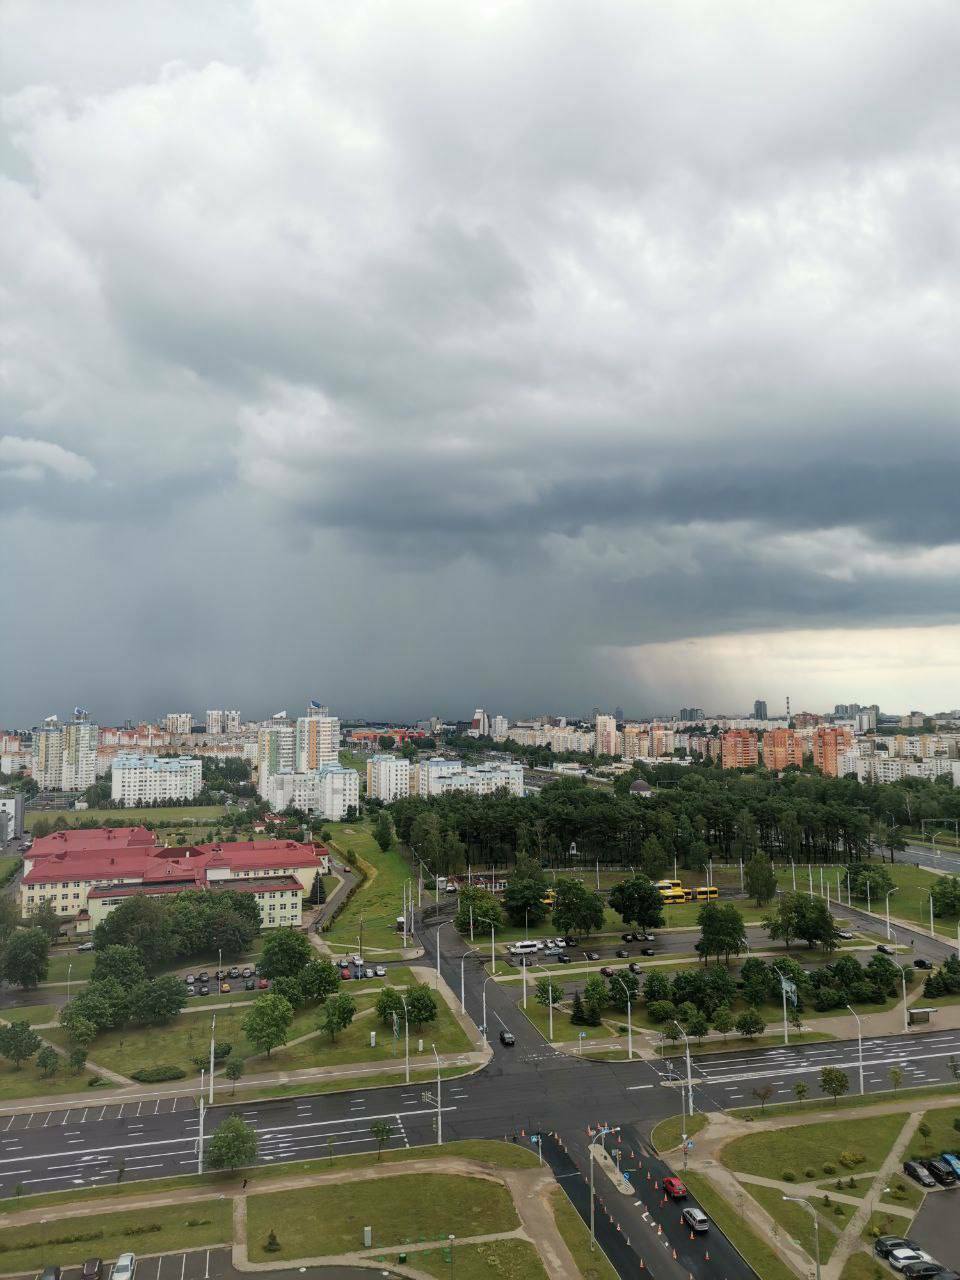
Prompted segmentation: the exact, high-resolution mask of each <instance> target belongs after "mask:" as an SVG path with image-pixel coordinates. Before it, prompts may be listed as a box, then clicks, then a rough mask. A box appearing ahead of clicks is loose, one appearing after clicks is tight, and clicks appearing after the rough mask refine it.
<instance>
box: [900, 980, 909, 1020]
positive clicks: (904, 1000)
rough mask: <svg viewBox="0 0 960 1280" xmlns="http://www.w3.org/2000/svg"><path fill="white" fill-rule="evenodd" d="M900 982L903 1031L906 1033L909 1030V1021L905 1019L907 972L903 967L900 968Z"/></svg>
mask: <svg viewBox="0 0 960 1280" xmlns="http://www.w3.org/2000/svg"><path fill="white" fill-rule="evenodd" d="M900 981H901V982H902V983H903V1029H904V1031H905V1032H906V1031H909V1030H910V1021H909V1019H908V1018H907V971H906V969H905V968H904V967H903V965H901V966H900Z"/></svg>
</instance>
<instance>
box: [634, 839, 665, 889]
mask: <svg viewBox="0 0 960 1280" xmlns="http://www.w3.org/2000/svg"><path fill="white" fill-rule="evenodd" d="M640 865H641V867H643V871H644V875H646V876H648V877H649V878H650V879H651V880H656V879H658V878H659V877H660V876H662V875H663V873H664V872H665V871H666V869H667V866H668V858H667V854H666V851H665V850H664V847H663V845H662V844H661V843H660V841H659V840H658V839H657V837H656V836H648V837H647V839H646V840H644V842H643V844H642V845H641V846H640Z"/></svg>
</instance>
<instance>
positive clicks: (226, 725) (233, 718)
mask: <svg viewBox="0 0 960 1280" xmlns="http://www.w3.org/2000/svg"><path fill="white" fill-rule="evenodd" d="M242 729H243V724H242V722H241V720H240V712H239V711H237V709H236V708H233V709H232V710H230V711H224V713H223V731H224V733H240V732H241V731H242Z"/></svg>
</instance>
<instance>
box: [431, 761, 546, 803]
mask: <svg viewBox="0 0 960 1280" xmlns="http://www.w3.org/2000/svg"><path fill="white" fill-rule="evenodd" d="M445 763H448V764H449V763H453V762H450V761H447V762H445ZM456 763H459V762H456ZM430 786H431V791H430V794H431V795H436V796H442V795H447V794H449V793H450V792H451V791H467V792H469V793H470V794H471V795H475V796H489V795H493V793H494V792H495V791H499V790H501V789H502V788H505V789H506V790H507V791H509V792H510V793H511V795H515V796H522V795H523V765H522V764H514V763H500V762H496V763H491V764H478V765H471V766H469V767H468V768H463V766H461V767H460V768H459V769H451V770H449V771H447V772H444V771H442V770H440V771H437V772H436V773H435V774H434V775H433V776H432V778H431V780H430Z"/></svg>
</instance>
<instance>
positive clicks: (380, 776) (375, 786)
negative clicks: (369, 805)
mask: <svg viewBox="0 0 960 1280" xmlns="http://www.w3.org/2000/svg"><path fill="white" fill-rule="evenodd" d="M409 794H410V761H409V760H407V759H406V757H405V756H391V755H376V756H373V757H371V759H370V760H368V761H367V795H368V796H370V797H372V798H373V799H374V800H382V801H383V803H384V804H392V803H393V801H394V800H399V799H400V798H401V797H403V796H408V795H409Z"/></svg>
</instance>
